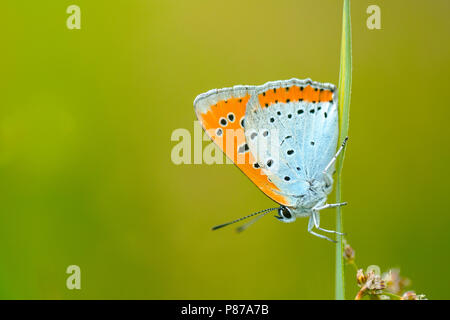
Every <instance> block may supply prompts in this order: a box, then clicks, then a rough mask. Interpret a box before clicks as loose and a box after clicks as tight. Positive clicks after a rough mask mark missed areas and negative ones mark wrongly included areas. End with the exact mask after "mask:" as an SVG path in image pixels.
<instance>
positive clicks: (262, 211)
mask: <svg viewBox="0 0 450 320" xmlns="http://www.w3.org/2000/svg"><path fill="white" fill-rule="evenodd" d="M277 209H278V208H269V209H264V210H261V211H258V212H255V213H252V214H249V215H248V216H245V217H242V218H239V219H236V220H233V221H230V222H227V223H224V224H219V225H218V226H215V227H212V230H217V229H220V228H223V227H226V226H229V225H230V224H233V223H236V222H239V221H242V220H245V219H248V218H250V217H254V216H256V215H258V214H261V213H264V214H263V215H262V216H264V215H265V214H266V213H269V212H270V211H273V210H277ZM262 216H261V217H262ZM258 218H260V217H258ZM257 220H259V219H256V221H257ZM250 222H251V223H250V224H249V225H248V226H250V225H251V224H253V223H254V222H255V220H253V221H250ZM244 226H245V225H244ZM244 226H242V227H241V228H243V229H242V230H240V229H241V228H238V231H243V230H245V229H246V228H247V227H248V226H247V227H244Z"/></svg>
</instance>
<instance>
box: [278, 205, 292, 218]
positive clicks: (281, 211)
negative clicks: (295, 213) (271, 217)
mask: <svg viewBox="0 0 450 320" xmlns="http://www.w3.org/2000/svg"><path fill="white" fill-rule="evenodd" d="M278 214H279V215H280V216H281V217H283V218H285V219H291V218H292V214H291V212H290V211H289V209H288V208H286V207H281V208H280V209H278Z"/></svg>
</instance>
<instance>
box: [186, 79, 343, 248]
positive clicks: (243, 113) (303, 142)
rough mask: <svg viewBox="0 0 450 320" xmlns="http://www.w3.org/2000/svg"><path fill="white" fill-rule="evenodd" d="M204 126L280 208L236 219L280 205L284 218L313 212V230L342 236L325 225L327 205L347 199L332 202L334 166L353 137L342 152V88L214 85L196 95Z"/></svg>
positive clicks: (287, 83) (305, 83)
mask: <svg viewBox="0 0 450 320" xmlns="http://www.w3.org/2000/svg"><path fill="white" fill-rule="evenodd" d="M194 110H195V113H196V115H197V118H198V120H199V121H200V123H201V125H202V127H203V129H204V130H205V132H206V133H207V134H208V136H209V137H210V138H211V140H212V141H214V142H215V143H216V144H217V145H218V146H219V148H220V149H221V150H222V151H223V152H224V153H225V154H226V156H227V157H228V158H230V159H231V160H232V161H233V162H234V164H236V165H237V166H238V167H239V169H241V171H242V172H243V173H244V174H245V175H246V176H247V177H248V178H249V179H250V180H251V181H252V182H253V183H254V184H255V185H256V186H257V187H258V188H259V189H260V190H261V191H262V192H264V193H265V194H266V195H267V196H268V197H270V198H271V199H272V200H274V201H275V202H277V203H278V204H279V205H280V206H279V207H276V208H269V209H265V210H262V211H258V212H255V213H253V214H250V215H248V216H245V217H242V218H240V219H237V220H234V221H231V222H228V223H225V224H221V225H218V226H216V227H214V228H213V230H215V229H219V228H222V227H224V226H227V225H230V224H232V223H235V222H238V221H241V220H244V219H247V218H250V217H254V216H257V217H256V218H255V219H253V220H251V221H250V222H248V223H247V224H244V225H243V226H241V227H240V228H238V231H242V230H244V229H246V228H247V227H248V226H249V225H251V224H252V223H254V221H256V220H258V219H260V218H261V217H262V216H264V215H266V214H267V213H269V212H271V211H274V210H277V215H276V216H275V217H276V218H277V219H278V220H279V221H282V222H286V223H290V222H293V221H295V220H296V218H298V217H308V218H309V222H308V232H310V233H311V234H313V235H315V236H318V237H320V238H324V239H327V240H329V241H332V242H336V241H334V240H332V239H330V238H328V237H327V236H325V235H323V234H321V233H317V232H315V231H313V230H314V228H315V229H317V230H320V231H323V232H327V233H336V234H340V233H338V232H337V231H333V230H327V229H324V228H321V227H320V214H319V212H320V211H321V210H323V209H327V208H333V207H338V206H342V205H345V204H347V203H346V202H343V203H334V204H328V203H326V200H327V195H328V194H329V193H330V192H331V191H332V188H333V177H332V174H333V173H334V166H335V162H336V159H337V157H338V156H339V154H340V153H341V152H342V150H343V148H344V147H345V144H346V142H347V139H348V138H346V139H345V140H344V141H343V143H342V145H341V146H340V148H339V149H338V150H337V151H336V148H337V143H338V131H339V130H338V110H337V94H336V87H335V86H334V85H333V84H330V83H320V82H315V81H312V80H311V79H305V80H299V79H295V78H294V79H290V80H281V81H272V82H267V83H265V84H263V85H260V86H242V85H239V86H234V87H232V88H223V89H213V90H210V91H208V92H206V93H203V94H200V95H199V96H197V97H196V99H195V100H194Z"/></svg>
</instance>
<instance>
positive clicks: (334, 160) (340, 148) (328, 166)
mask: <svg viewBox="0 0 450 320" xmlns="http://www.w3.org/2000/svg"><path fill="white" fill-rule="evenodd" d="M347 140H348V137H346V138H345V139H344V142H342V144H341V146H340V147H339V150H338V151H337V152H336V154H335V155H334V157H333V159H331V161H330V162H329V163H328V164H327V166H326V167H325V169H324V170H323V174H324V175H325V176H326V175H327V174H328V170H329V169H330V167H331V166H332V165H333V164H334V163H335V162H336V159H337V157H339V154H340V153H341V152H342V150H344V148H345V145H346V144H347Z"/></svg>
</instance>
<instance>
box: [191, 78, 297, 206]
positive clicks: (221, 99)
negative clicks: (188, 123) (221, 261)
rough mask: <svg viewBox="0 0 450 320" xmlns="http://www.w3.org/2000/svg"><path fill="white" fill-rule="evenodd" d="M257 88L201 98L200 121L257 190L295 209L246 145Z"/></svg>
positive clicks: (197, 104) (196, 105)
mask: <svg viewBox="0 0 450 320" xmlns="http://www.w3.org/2000/svg"><path fill="white" fill-rule="evenodd" d="M256 88H257V87H250V86H247V87H244V86H235V87H233V88H225V89H219V90H217V89H215V90H211V91H209V92H206V93H204V94H201V95H199V96H198V97H197V98H196V99H195V101H194V108H195V111H196V114H197V118H198V119H199V121H200V122H201V124H202V127H203V129H204V130H205V131H206V132H207V133H208V135H209V136H210V138H211V140H213V141H214V142H215V143H216V144H217V145H218V146H219V148H220V149H221V150H222V151H223V152H224V153H225V154H226V155H227V157H228V158H230V159H231V160H232V161H233V162H234V163H235V164H236V165H237V166H238V167H239V169H241V170H242V171H243V172H244V173H245V174H246V175H247V177H249V178H250V180H252V181H253V182H254V183H255V184H256V185H257V186H258V188H260V189H261V190H262V191H263V192H264V193H265V194H266V195H267V196H269V197H270V198H272V199H273V200H274V201H276V202H278V203H280V204H283V205H293V203H292V202H290V201H289V200H290V199H289V198H286V197H285V196H283V193H282V192H281V190H280V189H279V188H278V187H277V186H276V185H275V184H274V183H273V182H271V181H270V180H269V179H268V177H267V175H265V174H264V172H263V171H262V170H261V168H260V166H259V164H258V163H257V162H256V159H255V156H254V155H253V153H252V152H251V151H250V149H249V147H248V144H247V141H246V137H245V133H244V128H245V126H246V119H245V110H246V106H247V103H248V101H249V100H250V98H251V96H252V95H253V94H254V92H255V89H256Z"/></svg>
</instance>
